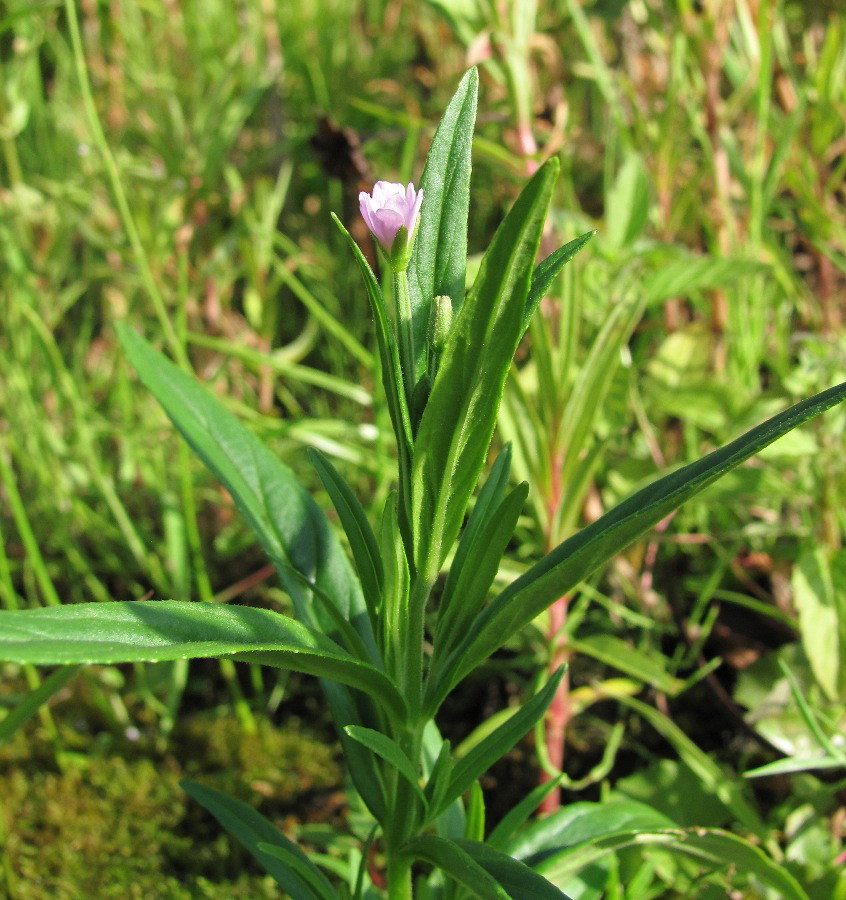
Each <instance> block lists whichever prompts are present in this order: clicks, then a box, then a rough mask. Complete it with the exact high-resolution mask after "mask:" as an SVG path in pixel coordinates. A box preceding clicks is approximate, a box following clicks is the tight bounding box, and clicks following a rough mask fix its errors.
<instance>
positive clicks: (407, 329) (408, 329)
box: [394, 270, 417, 409]
mask: <svg viewBox="0 0 846 900" xmlns="http://www.w3.org/2000/svg"><path fill="white" fill-rule="evenodd" d="M394 288H395V291H396V298H397V333H398V343H399V354H400V366H401V367H402V374H403V381H404V382H405V399H406V402H407V403H408V408H409V409H411V394H412V392H413V391H414V381H415V378H416V376H417V372H416V367H415V365H414V330H413V323H412V321H411V298H410V297H409V294H408V276H407V275H406V273H405V270H402V271H400V272H396V273H394Z"/></svg>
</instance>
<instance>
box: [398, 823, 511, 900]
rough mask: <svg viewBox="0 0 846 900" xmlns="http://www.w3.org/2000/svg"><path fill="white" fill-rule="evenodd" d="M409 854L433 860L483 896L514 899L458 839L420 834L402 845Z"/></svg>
mask: <svg viewBox="0 0 846 900" xmlns="http://www.w3.org/2000/svg"><path fill="white" fill-rule="evenodd" d="M402 851H403V853H404V854H405V855H407V856H410V857H412V859H420V860H423V861H424V862H428V863H431V864H432V865H433V866H437V867H438V868H439V869H443V871H444V872H445V873H446V874H447V875H449V877H450V878H452V879H454V880H455V881H456V882H458V884H461V885H463V886H464V887H466V888H469V890H470V892H471V893H472V895H473V896H474V897H479V898H481V900H511V895H510V894H509V893H508V892H507V891H506V890H505V888H504V887H502V885H500V883H499V882H498V881H497V880H496V878H494V877H493V876H492V875H489V874H488V873H487V872H486V871H485V869H484V868H483V867H482V866H480V865H479V863H477V862H476V861H475V860H474V859H473V857H472V856H471V855H470V854H469V853H468V852H467V851H466V850H465V849H464V848H463V847H461V846H459V844H458V842H457V841H453V840H449V839H448V838H442V837H436V836H435V835H433V834H425V835H419V836H418V837H414V838H412V839H411V840H410V841H406V843H405V844H403V846H402Z"/></svg>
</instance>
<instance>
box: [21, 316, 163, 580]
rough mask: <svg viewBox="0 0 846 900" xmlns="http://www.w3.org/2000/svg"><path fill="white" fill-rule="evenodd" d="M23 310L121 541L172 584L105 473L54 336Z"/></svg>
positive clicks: (158, 577)
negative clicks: (50, 366)
mask: <svg viewBox="0 0 846 900" xmlns="http://www.w3.org/2000/svg"><path fill="white" fill-rule="evenodd" d="M20 311H21V313H22V314H23V315H24V317H25V318H27V319H28V320H29V323H30V325H31V326H32V328H33V330H34V331H35V332H36V334H37V335H38V337H39V338H40V339H41V342H42V345H43V347H44V349H45V350H46V351H47V355H48V357H49V359H50V363H51V365H52V367H53V371H54V372H55V374H56V383H57V387H58V389H59V391H60V393H61V394H62V396H63V397H64V398H65V399H66V400H67V402H68V404H69V406H70V408H71V411H72V413H73V418H74V421H75V422H76V423H77V435H78V437H79V440H80V444H81V445H82V451H83V453H84V455H85V457H86V458H87V459H88V460H89V463H90V466H89V470H90V473H91V477H92V480H93V482H94V484H96V486H97V488H98V489H99V491H100V493H101V495H102V497H103V499H104V500H105V502H106V505H107V506H108V508H109V510H110V512H111V513H112V515H113V516H114V519H115V521H116V523H117V525H118V528H119V529H120V532H121V536H122V538H123V539H124V541H125V542H126V545H127V547H128V548H129V550H130V552H131V553H132V555H133V556H134V557H135V559H136V561H137V562H138V563H139V564H141V565H142V566H143V568H144V570H145V571H147V572H149V573H150V578H151V579H152V580H153V582H154V583H156V584H158V585H161V586H162V587H164V586H165V585H166V584H168V583H169V579H168V578H167V577H166V575H165V572H164V569H163V567H162V565H161V562H160V561H159V559H158V557H157V556H156V555H155V554H154V553H149V552H148V551H147V548H146V547H145V546H144V541H143V540H142V539H141V536H140V535H139V534H138V530H137V529H136V527H135V524H134V522H133V521H132V517H131V516H130V515H129V513H128V511H127V509H126V507H125V506H124V504H123V502H122V500H121V499H120V497H119V495H118V492H117V490H116V488H115V485H114V482H113V480H112V479H111V478H110V477H109V475H108V474H107V472H106V470H105V466H104V463H103V460H102V458H101V454H100V452H99V448H98V447H97V445H96V443H95V441H94V438H93V436H92V434H91V431H90V426H89V424H88V421H89V416H88V409H87V408H86V407H85V405H84V404H83V402H82V398H81V397H80V394H79V391H78V389H77V386H76V383H75V382H74V379H73V378H72V377H71V374H70V373H69V372H68V371H67V368H66V366H65V363H64V360H63V359H62V355H61V353H60V352H59V348H58V346H57V344H56V340H55V337H54V336H53V334H52V333H51V332H50V331H49V330H48V329H47V327H46V325H45V324H44V322H43V320H42V319H41V318H40V317H39V316H38V315H37V314H36V312H35V311H34V310H33V309H32V308H31V307H30V306H28V305H26V304H22V305H21V307H20Z"/></svg>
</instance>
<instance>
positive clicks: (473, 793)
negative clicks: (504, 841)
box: [464, 781, 485, 841]
mask: <svg viewBox="0 0 846 900" xmlns="http://www.w3.org/2000/svg"><path fill="white" fill-rule="evenodd" d="M464 837H465V839H466V840H469V841H483V840H484V839H485V795H484V794H483V793H482V788H481V785H480V784H479V782H478V781H474V782H473V784H471V785H470V791H469V797H468V798H467V819H466V821H465V823H464Z"/></svg>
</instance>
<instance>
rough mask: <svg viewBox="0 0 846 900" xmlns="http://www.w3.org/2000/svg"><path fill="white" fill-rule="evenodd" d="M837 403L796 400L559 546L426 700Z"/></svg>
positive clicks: (508, 593) (836, 396)
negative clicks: (698, 497) (685, 506)
mask: <svg viewBox="0 0 846 900" xmlns="http://www.w3.org/2000/svg"><path fill="white" fill-rule="evenodd" d="M844 399H846V383H844V384H841V385H838V386H837V387H833V388H830V389H829V390H827V391H823V392H822V393H820V394H817V395H816V396H815V397H811V398H809V399H807V400H803V401H802V402H801V403H797V404H796V405H795V406H792V407H790V409H787V410H785V411H784V412H782V413H780V414H779V415H777V416H774V417H773V418H771V419H769V420H768V421H766V422H764V423H763V424H761V425H759V426H757V427H756V428H753V429H752V430H751V431H749V432H747V433H746V434H744V435H742V436H741V437H739V438H737V439H736V440H734V441H732V442H731V443H730V444H727V445H726V446H725V447H722V448H721V449H719V450H715V451H714V452H713V453H709V454H708V455H707V456H705V457H703V458H702V459H700V460H698V461H697V462H695V463H691V464H690V465H687V466H684V467H683V468H681V469H678V470H677V471H675V472H672V473H671V474H669V475H666V476H664V477H663V478H660V479H659V480H658V481H656V482H655V483H654V484H651V485H649V486H648V487H646V488H643V489H642V490H640V491H638V492H637V493H635V494H633V495H632V496H631V497H629V498H628V499H627V500H624V501H623V502H622V503H620V504H619V505H618V506H616V507H615V508H614V509H612V510H610V511H609V512H607V513H605V515H603V516H602V517H601V518H599V519H597V521H596V522H593V523H592V524H591V525H588V526H587V527H586V528H583V529H582V530H581V531H580V532H578V533H577V534H575V535H573V536H572V537H570V538H568V539H567V540H566V541H564V542H563V543H562V544H559V545H558V547H556V548H555V549H554V550H553V551H552V552H551V553H548V554H547V555H546V556H545V557H544V558H543V559H541V560H540V561H539V562H538V563H536V564H535V565H534V566H532V567H531V568H530V569H529V570H528V571H527V572H525V573H524V574H523V575H521V576H520V577H519V578H517V579H516V580H515V581H513V582H512V583H511V584H510V585H509V586H508V587H507V588H506V589H505V590H504V591H503V592H502V593H501V594H500V595H499V596H498V597H496V599H495V600H494V601H493V602H492V603H491V604H490V605H489V606H488V607H486V608H485V609H484V610H483V611H482V612H481V613H480V615H479V616H478V618H477V620H476V622H475V624H474V627H473V628H471V629H470V630H469V631H468V634H467V637H466V638H465V639H464V641H462V643H461V644H460V645H459V646H458V647H457V648H456V649H455V650H454V651H453V653H452V654H451V662H450V664H449V665H447V666H446V667H445V670H444V672H443V674H441V676H440V677H439V680H438V683H437V684H435V685H433V686H432V688H431V691H432V694H433V696H434V698H435V699H436V700H437V701H440V700H441V699H442V698H443V697H445V696H446V694H447V693H448V692H449V690H450V689H451V688H452V687H454V686H455V685H456V684H457V683H458V681H460V679H461V678H462V677H463V676H464V675H465V674H466V673H467V672H469V671H471V670H472V669H474V668H475V667H476V666H477V665H479V663H480V662H482V660H484V659H486V658H487V657H488V656H490V654H491V653H493V652H494V651H495V650H496V649H497V648H499V647H501V646H502V644H503V643H505V641H506V640H508V638H509V637H510V636H511V635H512V634H514V633H515V632H516V631H517V630H518V629H520V628H522V627H523V626H524V625H527V624H528V623H529V622H531V621H532V619H534V618H535V616H537V615H538V614H540V613H541V612H542V611H543V610H544V609H546V607H547V606H549V604H550V603H552V602H553V601H554V600H556V599H557V598H558V597H561V596H562V595H564V594H566V593H567V592H568V591H570V590H572V589H573V588H574V587H575V586H576V585H577V584H578V583H579V582H580V581H582V580H583V579H584V578H586V577H587V576H588V575H589V574H590V573H591V572H593V571H594V570H595V569H597V568H598V567H599V566H600V565H602V564H603V563H604V562H606V561H607V560H608V559H610V558H611V557H612V556H613V555H614V554H615V553H618V552H619V551H620V550H622V549H623V548H624V547H626V546H627V545H628V544H630V543H631V542H632V541H634V540H635V539H636V538H637V537H638V536H639V535H641V534H643V532H644V531H646V530H647V529H649V528H651V527H652V526H653V525H655V524H657V523H658V522H660V521H661V519H663V518H664V516H666V515H668V514H669V513H670V512H672V511H673V510H674V509H676V508H678V507H679V506H681V504H682V503H684V502H685V501H686V500H688V499H689V498H690V497H692V496H694V495H695V494H697V493H699V492H700V491H701V490H703V489H704V488H705V487H707V486H708V485H709V484H711V483H713V482H714V481H716V480H717V479H718V478H719V477H720V476H722V475H724V474H725V473H726V472H728V471H730V470H731V469H733V468H734V467H735V466H737V465H739V464H740V463H742V462H743V461H744V460H746V459H748V458H749V457H750V456H752V455H753V454H755V453H757V452H758V451H759V450H761V449H762V448H763V447H766V446H767V445H768V444H771V443H772V442H773V441H774V440H776V439H777V438H779V437H781V436H782V435H783V434H786V433H787V432H788V431H791V430H792V429H793V428H796V427H797V426H798V425H801V424H802V423H803V422H806V421H807V420H808V419H810V418H813V417H814V416H816V415H819V414H820V413H822V412H824V411H825V410H827V409H829V408H830V407H832V406H834V405H835V404H837V403H840V402H841V401H843V400H844Z"/></svg>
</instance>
